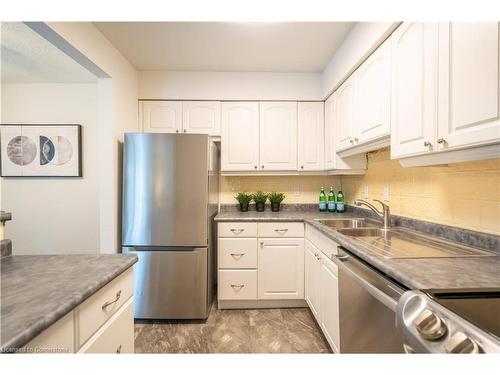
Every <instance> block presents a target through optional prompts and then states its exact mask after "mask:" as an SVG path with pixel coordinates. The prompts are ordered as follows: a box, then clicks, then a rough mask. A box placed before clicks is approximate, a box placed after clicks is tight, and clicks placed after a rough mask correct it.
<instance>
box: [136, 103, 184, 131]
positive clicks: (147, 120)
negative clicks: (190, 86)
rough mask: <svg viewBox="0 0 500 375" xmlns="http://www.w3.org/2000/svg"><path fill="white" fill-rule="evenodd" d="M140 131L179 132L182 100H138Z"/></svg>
mask: <svg viewBox="0 0 500 375" xmlns="http://www.w3.org/2000/svg"><path fill="white" fill-rule="evenodd" d="M139 106H140V109H141V110H140V111H139V113H140V114H141V115H140V119H139V121H140V122H141V124H142V131H143V132H148V133H179V132H180V131H181V128H182V102H180V101H165V100H159V101H142V102H139Z"/></svg>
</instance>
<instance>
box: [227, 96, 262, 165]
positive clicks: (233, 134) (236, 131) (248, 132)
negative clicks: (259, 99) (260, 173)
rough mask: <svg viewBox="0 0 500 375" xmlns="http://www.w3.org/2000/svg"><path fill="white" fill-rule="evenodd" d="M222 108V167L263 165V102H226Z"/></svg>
mask: <svg viewBox="0 0 500 375" xmlns="http://www.w3.org/2000/svg"><path fill="white" fill-rule="evenodd" d="M221 111H222V124H221V125H222V128H221V170H222V171H253V170H257V169H258V165H259V103H256V102H234V103H233V102H227V103H222V106H221Z"/></svg>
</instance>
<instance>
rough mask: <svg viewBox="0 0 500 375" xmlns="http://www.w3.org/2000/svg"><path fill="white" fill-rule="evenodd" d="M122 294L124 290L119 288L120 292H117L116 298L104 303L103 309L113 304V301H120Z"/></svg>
mask: <svg viewBox="0 0 500 375" xmlns="http://www.w3.org/2000/svg"><path fill="white" fill-rule="evenodd" d="M121 295H122V291H121V290H119V291H118V292H116V298H115V299H114V300H113V301H110V302H106V303H105V304H104V305H102V309H103V310H104V309H105V308H106V307H108V306H109V305H112V304H113V303H116V302H118V300H119V299H120V296H121Z"/></svg>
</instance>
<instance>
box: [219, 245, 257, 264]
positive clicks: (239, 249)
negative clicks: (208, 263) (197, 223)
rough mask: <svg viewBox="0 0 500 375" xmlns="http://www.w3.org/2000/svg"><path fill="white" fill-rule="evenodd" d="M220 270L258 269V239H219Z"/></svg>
mask: <svg viewBox="0 0 500 375" xmlns="http://www.w3.org/2000/svg"><path fill="white" fill-rule="evenodd" d="M217 248H218V254H217V255H218V258H217V259H218V262H219V268H257V238H219V241H218V246H217Z"/></svg>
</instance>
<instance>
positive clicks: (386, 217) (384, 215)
mask: <svg viewBox="0 0 500 375" xmlns="http://www.w3.org/2000/svg"><path fill="white" fill-rule="evenodd" d="M374 201H375V202H378V203H380V204H381V205H382V212H380V210H378V209H377V208H376V207H375V206H373V205H372V204H371V203H368V202H367V201H364V200H363V199H356V200H355V201H354V204H355V205H356V206H361V205H365V206H366V207H368V208H369V209H370V210H372V211H373V212H375V213H376V214H377V215H378V216H379V217H380V218H381V219H382V220H383V221H384V224H383V225H384V228H383V229H389V228H390V227H391V210H390V208H389V206H388V205H386V204H385V203H384V202H382V201H380V200H378V199H374Z"/></svg>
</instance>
